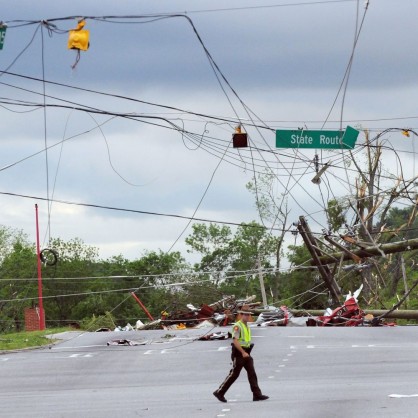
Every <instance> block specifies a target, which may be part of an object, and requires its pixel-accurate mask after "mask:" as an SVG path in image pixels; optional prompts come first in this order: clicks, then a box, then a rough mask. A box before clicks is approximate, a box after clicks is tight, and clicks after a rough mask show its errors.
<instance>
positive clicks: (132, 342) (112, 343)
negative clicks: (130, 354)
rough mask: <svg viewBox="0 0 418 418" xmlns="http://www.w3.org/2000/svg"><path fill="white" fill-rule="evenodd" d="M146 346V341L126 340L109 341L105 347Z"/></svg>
mask: <svg viewBox="0 0 418 418" xmlns="http://www.w3.org/2000/svg"><path fill="white" fill-rule="evenodd" d="M146 344H148V341H142V342H139V341H131V340H126V339H121V340H111V341H108V342H107V345H146Z"/></svg>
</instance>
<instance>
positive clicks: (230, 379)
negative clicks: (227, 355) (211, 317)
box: [213, 306, 269, 402]
mask: <svg viewBox="0 0 418 418" xmlns="http://www.w3.org/2000/svg"><path fill="white" fill-rule="evenodd" d="M245 308H246V307H245V306H243V307H242V310H241V311H238V313H240V314H241V319H240V320H239V321H238V322H236V323H235V324H234V326H233V328H232V338H233V342H232V344H231V345H232V353H231V359H232V369H231V371H230V372H229V374H228V376H227V377H226V379H225V380H224V382H223V383H222V384H221V385H220V386H219V388H218V389H217V390H215V392H213V394H214V396H215V397H216V398H218V400H220V401H221V402H227V400H226V399H225V393H226V391H227V390H228V389H229V388H230V387H231V385H232V384H233V383H234V382H235V380H237V378H238V376H239V375H240V373H241V370H242V368H243V367H244V369H245V370H246V371H247V375H248V381H249V382H250V387H251V391H252V392H253V401H264V400H266V399H268V398H269V397H268V396H266V395H263V394H262V393H261V389H260V388H259V386H258V382H257V374H256V372H255V369H254V360H253V358H252V357H251V350H252V348H253V346H254V344H252V343H251V330H250V328H249V326H248V320H249V318H250V315H251V314H252V312H250V311H249V310H248V308H247V309H245Z"/></svg>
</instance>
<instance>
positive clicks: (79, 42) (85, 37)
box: [68, 20, 90, 51]
mask: <svg viewBox="0 0 418 418" xmlns="http://www.w3.org/2000/svg"><path fill="white" fill-rule="evenodd" d="M85 24H86V22H85V21H84V20H81V21H80V22H78V25H77V28H76V29H73V30H70V32H69V36H68V49H78V50H81V51H87V50H88V49H89V46H90V44H89V37H90V32H89V31H88V30H86V29H83V27H84V25H85Z"/></svg>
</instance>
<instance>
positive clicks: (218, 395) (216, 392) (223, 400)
mask: <svg viewBox="0 0 418 418" xmlns="http://www.w3.org/2000/svg"><path fill="white" fill-rule="evenodd" d="M213 395H214V396H215V397H216V398H218V400H219V401H221V402H228V401H227V400H226V399H225V396H224V395H221V394H220V393H218V391H217V390H215V392H213Z"/></svg>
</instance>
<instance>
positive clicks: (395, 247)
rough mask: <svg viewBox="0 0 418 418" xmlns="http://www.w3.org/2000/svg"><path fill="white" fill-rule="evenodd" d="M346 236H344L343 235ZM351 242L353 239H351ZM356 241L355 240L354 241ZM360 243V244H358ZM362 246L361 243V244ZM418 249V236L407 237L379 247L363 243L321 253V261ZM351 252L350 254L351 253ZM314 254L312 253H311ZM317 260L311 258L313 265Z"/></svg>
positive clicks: (366, 256)
mask: <svg viewBox="0 0 418 418" xmlns="http://www.w3.org/2000/svg"><path fill="white" fill-rule="evenodd" d="M342 238H344V237H342ZM350 242H351V241H350ZM353 243H354V242H353ZM354 244H355V243H354ZM357 245H358V244H357ZM359 246H360V245H359ZM416 249H418V238H412V239H406V240H404V241H397V242H391V243H387V244H380V245H379V246H378V247H377V246H375V245H370V246H366V245H361V248H360V249H358V250H350V251H347V250H345V251H342V252H336V253H332V254H327V255H321V256H320V257H319V261H320V263H321V264H331V263H335V262H336V260H337V261H340V260H342V261H347V260H352V259H353V256H356V257H359V258H360V259H363V258H368V257H374V256H379V257H381V256H382V251H383V252H384V254H392V253H399V252H402V251H412V250H416ZM349 253H350V254H349ZM311 254H312V253H311ZM317 261H318V260H316V259H315V257H314V256H312V259H311V260H310V263H311V264H312V265H317Z"/></svg>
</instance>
